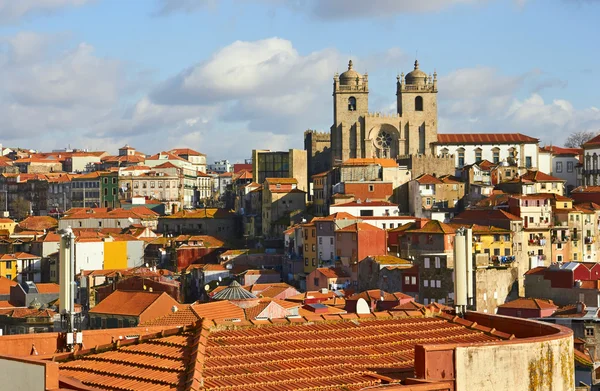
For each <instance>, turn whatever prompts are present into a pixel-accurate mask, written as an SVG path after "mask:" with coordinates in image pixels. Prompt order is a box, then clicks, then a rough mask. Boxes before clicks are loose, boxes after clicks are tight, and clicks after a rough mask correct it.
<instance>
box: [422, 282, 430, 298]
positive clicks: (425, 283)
mask: <svg viewBox="0 0 600 391" xmlns="http://www.w3.org/2000/svg"><path fill="white" fill-rule="evenodd" d="M423 286H424V287H425V288H428V287H429V280H423ZM425 300H427V299H425Z"/></svg>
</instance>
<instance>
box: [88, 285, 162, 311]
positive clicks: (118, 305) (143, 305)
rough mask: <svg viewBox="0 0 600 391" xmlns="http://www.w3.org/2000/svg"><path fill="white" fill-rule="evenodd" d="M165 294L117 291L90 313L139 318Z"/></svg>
mask: <svg viewBox="0 0 600 391" xmlns="http://www.w3.org/2000/svg"><path fill="white" fill-rule="evenodd" d="M161 295H167V296H168V294H167V293H165V292H139V291H120V290H116V291H114V292H113V293H111V294H110V295H108V296H107V297H106V298H105V299H104V300H102V301H101V302H100V303H98V304H97V305H96V306H95V307H94V308H92V309H91V310H90V311H89V312H90V313H93V314H114V315H128V316H139V315H141V314H142V313H143V312H144V311H145V310H146V309H147V308H148V307H149V306H150V305H151V304H153V303H154V302H155V301H156V300H157V299H158V298H159V297H160V296H161Z"/></svg>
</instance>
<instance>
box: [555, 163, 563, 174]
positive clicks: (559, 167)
mask: <svg viewBox="0 0 600 391" xmlns="http://www.w3.org/2000/svg"><path fill="white" fill-rule="evenodd" d="M562 170H563V165H562V162H556V172H562Z"/></svg>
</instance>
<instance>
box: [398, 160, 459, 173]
mask: <svg viewBox="0 0 600 391" xmlns="http://www.w3.org/2000/svg"><path fill="white" fill-rule="evenodd" d="M397 161H398V164H400V165H401V166H406V167H407V168H408V169H409V170H410V172H411V176H412V178H417V177H418V176H419V175H423V174H431V173H435V174H436V175H437V176H442V175H454V174H455V168H454V156H431V155H404V156H399V157H398V159H397Z"/></svg>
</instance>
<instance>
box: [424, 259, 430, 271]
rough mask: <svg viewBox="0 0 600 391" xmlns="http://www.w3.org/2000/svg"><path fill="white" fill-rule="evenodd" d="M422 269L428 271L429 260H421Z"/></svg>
mask: <svg viewBox="0 0 600 391" xmlns="http://www.w3.org/2000/svg"><path fill="white" fill-rule="evenodd" d="M423 267H424V268H425V269H429V258H424V259H423Z"/></svg>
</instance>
